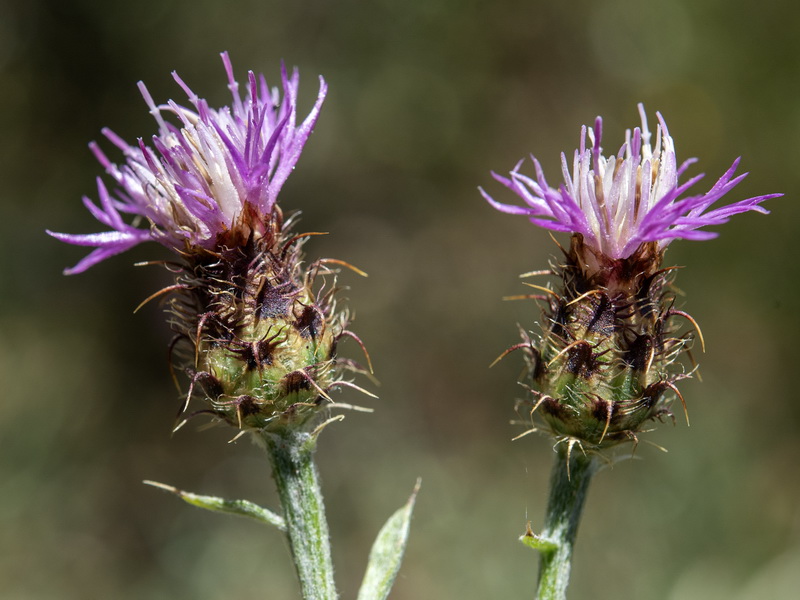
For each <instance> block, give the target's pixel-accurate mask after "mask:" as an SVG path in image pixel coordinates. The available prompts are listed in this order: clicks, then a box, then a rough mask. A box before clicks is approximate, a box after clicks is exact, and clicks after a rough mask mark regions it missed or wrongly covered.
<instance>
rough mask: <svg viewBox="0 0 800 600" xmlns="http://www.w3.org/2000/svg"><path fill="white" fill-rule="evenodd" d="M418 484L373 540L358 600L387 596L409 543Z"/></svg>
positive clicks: (419, 481) (418, 482)
mask: <svg viewBox="0 0 800 600" xmlns="http://www.w3.org/2000/svg"><path fill="white" fill-rule="evenodd" d="M420 483H421V480H419V479H418V480H417V485H416V486H415V487H414V491H413V492H412V493H411V497H410V498H409V499H408V502H406V504H405V505H404V506H403V507H401V508H400V510H398V511H397V512H396V513H394V514H393V515H392V516H391V517H389V520H388V521H386V524H385V525H384V526H383V528H382V529H381V530H380V533H378V537H377V538H375V543H374V544H373V545H372V550H370V553H369V564H368V565H367V572H366V573H365V574H364V580H363V581H362V582H361V589H360V590H359V591H358V600H384V599H385V598H386V597H387V596H388V595H389V592H390V591H391V589H392V584H393V583H394V579H395V577H397V572H398V571H399V570H400V563H401V562H402V560H403V553H404V552H405V549H406V544H407V542H408V530H409V526H410V525H411V513H412V511H413V510H414V502H415V501H416V499H417V492H419V486H420Z"/></svg>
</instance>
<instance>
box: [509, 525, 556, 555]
mask: <svg viewBox="0 0 800 600" xmlns="http://www.w3.org/2000/svg"><path fill="white" fill-rule="evenodd" d="M519 541H520V542H522V543H523V544H525V545H526V546H527V547H528V548H533V549H534V550H538V551H539V552H541V553H543V554H545V553H548V552H554V551H555V550H556V549H557V548H558V544H555V543H554V542H551V541H550V540H546V539H545V538H543V537H542V536H540V535H536V534H535V533H533V530H532V529H531V523H530V521H528V525H527V526H526V527H525V533H524V534H522V535H521V536H519Z"/></svg>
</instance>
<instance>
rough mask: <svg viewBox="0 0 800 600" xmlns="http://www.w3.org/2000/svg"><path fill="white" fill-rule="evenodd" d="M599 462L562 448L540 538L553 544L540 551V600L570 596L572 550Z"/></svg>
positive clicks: (556, 460) (567, 448)
mask: <svg viewBox="0 0 800 600" xmlns="http://www.w3.org/2000/svg"><path fill="white" fill-rule="evenodd" d="M596 467H597V465H596V462H595V459H594V458H592V456H591V455H588V456H587V455H585V454H584V453H583V452H582V451H581V450H580V449H579V448H577V449H576V448H572V452H570V451H569V447H566V448H565V447H564V446H559V451H558V455H557V456H556V459H555V463H554V464H553V472H552V474H551V476H550V499H549V501H548V505H547V516H546V517H545V524H544V531H542V535H541V537H542V538H543V539H545V540H547V541H548V542H551V543H552V544H553V546H552V547H549V548H547V549H544V550H542V551H541V557H542V559H541V568H540V571H539V592H538V594H537V598H538V599H539V600H564V599H565V598H566V597H567V584H568V583H569V570H570V566H571V563H572V548H573V546H574V545H575V535H576V534H577V532H578V522H579V521H580V518H581V512H582V511H583V503H584V500H585V499H586V492H587V490H588V489H589V482H590V481H591V479H592V475H594V472H595V471H596Z"/></svg>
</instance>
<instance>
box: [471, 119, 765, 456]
mask: <svg viewBox="0 0 800 600" xmlns="http://www.w3.org/2000/svg"><path fill="white" fill-rule="evenodd" d="M639 113H640V115H641V121H642V124H641V127H637V128H635V129H634V130H633V131H632V132H631V131H630V130H629V131H628V132H627V133H626V136H625V142H624V143H623V144H622V146H621V147H620V149H619V151H618V152H617V153H616V154H614V155H611V156H604V155H603V153H602V148H601V145H600V144H601V137H602V119H600V118H599V117H598V118H597V120H596V121H595V125H594V127H593V128H587V127H585V126H584V127H583V128H582V129H581V141H580V146H579V148H578V150H576V151H575V155H574V159H573V162H572V171H571V172H570V169H569V164H568V162H567V157H566V156H565V155H564V154H562V155H561V165H562V175H563V178H564V181H563V183H562V184H561V185H560V186H559V187H558V188H553V187H551V186H550V185H548V183H547V180H546V179H545V175H544V172H543V169H542V167H541V165H540V164H539V161H537V160H536V158H533V164H534V171H535V178H533V177H529V176H527V175H523V174H522V173H521V172H520V169H521V168H522V165H523V161H520V162H519V163H518V164H517V165H516V167H515V168H514V169H513V170H512V171H511V173H510V176H509V177H503V176H501V175H497V174H496V173H493V176H494V178H495V179H496V180H497V181H499V182H500V183H502V184H503V185H505V186H506V187H507V188H509V189H510V190H512V191H513V192H514V193H516V194H517V195H518V196H519V197H520V198H522V200H523V201H524V206H518V205H510V204H504V203H500V202H498V201H496V200H495V199H494V198H492V197H491V196H490V195H489V194H487V193H486V192H485V191H484V190H483V189H481V190H480V191H481V193H482V194H483V196H484V198H486V200H487V201H488V202H489V203H490V204H491V205H492V206H493V207H495V208H496V209H498V210H500V211H502V212H505V213H509V214H515V215H525V216H527V217H528V218H529V219H530V221H531V222H532V223H533V224H535V225H538V226H540V227H544V228H546V229H551V230H554V231H561V232H568V233H571V234H572V238H571V244H570V248H569V249H568V250H564V254H565V261H564V263H563V264H560V265H559V266H558V267H556V268H554V269H553V273H555V274H558V275H559V276H560V277H561V280H562V284H561V290H560V291H559V292H558V293H557V292H556V291H554V290H551V289H549V288H540V290H541V291H544V292H546V295H544V296H542V295H538V296H535V297H537V298H539V299H546V300H547V302H548V310H547V314H546V315H545V317H546V318H545V323H546V326H545V331H544V333H543V335H542V336H541V339H540V340H539V342H538V343H534V341H532V340H530V339H529V338H528V337H527V334H526V336H525V339H524V341H523V343H522V344H519V345H517V346H515V347H514V348H524V349H525V350H526V352H527V356H528V359H529V364H530V373H531V378H532V385H531V391H532V394H533V401H534V409H539V410H541V412H542V414H543V415H544V418H545V420H546V422H547V423H548V425H549V426H550V429H551V430H552V432H553V433H554V434H555V435H556V436H557V437H559V438H561V439H564V440H569V441H572V442H575V441H577V442H580V443H581V444H582V445H584V446H588V447H590V448H592V447H595V448H596V447H603V446H609V445H613V444H615V443H617V442H619V441H623V440H635V439H636V432H637V431H639V430H640V428H641V426H642V424H643V423H644V422H645V421H646V420H647V419H652V418H654V417H655V418H660V417H662V416H664V415H671V413H670V412H669V408H668V403H669V402H668V401H669V400H670V394H669V393H667V392H671V393H672V394H673V395H678V396H679V397H680V393H679V392H678V390H677V387H676V385H675V383H676V382H677V381H678V380H680V379H683V378H685V377H688V376H689V373H687V372H685V371H684V369H683V367H682V366H681V365H680V363H679V361H677V360H676V359H677V358H678V357H679V356H680V355H682V354H684V353H686V352H688V351H689V349H690V346H691V341H692V337H693V334H692V333H686V334H683V335H679V330H680V326H679V324H678V323H676V321H677V319H678V318H682V319H684V320H688V321H689V322H690V323H691V324H692V325H695V328H696V324H695V322H694V320H693V319H692V318H691V317H690V316H689V315H688V314H687V313H685V312H683V311H681V310H678V309H676V308H675V307H674V301H675V297H674V294H673V293H672V292H671V290H670V285H669V281H668V278H669V276H670V273H671V272H672V269H662V268H661V263H662V259H663V256H664V251H665V249H666V247H667V245H668V244H669V243H670V242H671V241H672V240H674V239H676V238H683V239H690V240H706V239H709V238H712V237H715V236H716V233H713V232H709V231H706V230H702V228H703V227H706V226H710V225H718V224H721V223H725V222H726V221H727V220H728V219H729V218H730V217H731V216H732V215H735V214H737V213H742V212H746V211H750V210H753V211H758V212H762V213H766V212H767V211H766V210H765V209H764V208H763V207H761V206H760V204H761V203H762V202H763V201H765V200H767V199H769V198H774V197H777V196H780V194H768V195H764V196H756V197H753V198H748V199H746V200H740V201H737V202H733V203H731V204H727V205H723V206H719V207H714V204H715V203H716V202H717V201H718V200H720V199H721V198H722V197H723V196H724V195H725V194H727V193H728V192H730V191H731V190H732V189H733V188H734V187H735V186H736V185H737V184H738V183H739V182H740V181H741V180H742V179H743V178H744V177H745V176H746V174H741V175H738V176H734V173H735V171H736V168H737V166H738V164H739V159H737V160H736V161H734V163H733V165H732V166H731V167H730V168H729V169H728V170H727V171H726V172H725V173H724V174H723V175H722V177H720V178H719V180H717V182H716V183H715V184H714V185H713V186H712V187H711V189H710V190H709V191H707V192H706V193H703V194H696V195H691V194H689V191H690V188H692V187H693V186H695V185H696V184H697V183H698V181H699V180H700V179H701V178H702V175H697V176H695V177H692V178H690V179H688V180H687V181H685V182H684V183H680V181H679V179H680V178H681V176H683V175H684V173H685V172H686V170H687V168H688V167H689V166H690V165H691V164H692V163H694V162H695V159H690V160H687V161H685V162H683V163H682V164H680V165H678V161H677V158H676V154H675V144H674V142H673V140H672V137H670V135H669V131H668V130H667V126H666V123H665V122H664V119H663V118H662V117H661V115H660V114H658V127H657V129H656V139H655V145H653V144H652V140H651V137H652V135H651V132H650V130H649V129H648V126H647V118H646V116H645V112H644V108H643V106H642V105H641V104H640V105H639ZM587 138H588V141H589V145H588V146H587ZM533 287H540V286H533ZM697 332H698V333H699V330H697ZM701 341H702V340H701ZM681 401H683V398H682V397H681Z"/></svg>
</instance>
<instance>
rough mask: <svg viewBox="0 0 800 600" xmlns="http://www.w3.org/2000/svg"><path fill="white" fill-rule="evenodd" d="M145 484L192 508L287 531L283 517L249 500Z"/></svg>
mask: <svg viewBox="0 0 800 600" xmlns="http://www.w3.org/2000/svg"><path fill="white" fill-rule="evenodd" d="M143 483H145V484H147V485H152V486H153V487H157V488H159V489H161V490H164V491H167V492H169V493H171V494H174V495H176V496H177V497H178V498H180V499H181V500H183V501H184V502H186V503H188V504H191V505H192V506H197V507H198V508H205V509H206V510H211V511H214V512H221V513H225V514H229V515H239V516H240V517H249V518H251V519H255V520H256V521H261V522H262V523H267V524H268V525H274V526H275V527H277V528H278V529H280V530H281V531H286V523H285V521H284V520H283V517H281V516H280V515H278V514H275V513H274V512H272V511H271V510H268V509H266V508H263V507H261V506H259V505H258V504H254V503H253V502H250V501H249V500H226V499H225V498H217V497H216V496H201V495H200V494H192V493H191V492H186V491H184V490H179V489H178V488H176V487H173V486H171V485H166V484H164V483H158V482H157V481H144V482H143Z"/></svg>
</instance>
